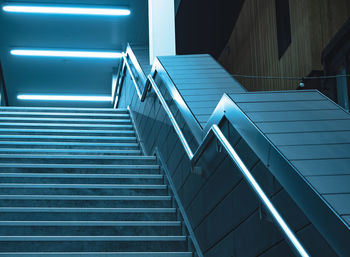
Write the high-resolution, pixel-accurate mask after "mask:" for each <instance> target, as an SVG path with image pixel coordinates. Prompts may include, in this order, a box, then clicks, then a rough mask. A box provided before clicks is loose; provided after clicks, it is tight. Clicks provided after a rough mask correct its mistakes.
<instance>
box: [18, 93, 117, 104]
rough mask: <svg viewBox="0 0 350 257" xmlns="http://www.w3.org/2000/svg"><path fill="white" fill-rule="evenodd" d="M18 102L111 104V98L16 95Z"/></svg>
mask: <svg viewBox="0 0 350 257" xmlns="http://www.w3.org/2000/svg"><path fill="white" fill-rule="evenodd" d="M17 99H19V100H43V101H92V102H111V101H112V97H111V96H83V95H25V94H23V95H18V96H17Z"/></svg>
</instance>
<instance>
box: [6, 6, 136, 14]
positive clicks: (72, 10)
mask: <svg viewBox="0 0 350 257" xmlns="http://www.w3.org/2000/svg"><path fill="white" fill-rule="evenodd" d="M2 9H3V10H4V11H5V12H17V13H46V14H75V15H105V16H126V15H130V14H131V11H130V10H129V9H123V8H96V7H94V8H92V7H59V6H29V5H10V4H6V5H4V6H3V7H2Z"/></svg>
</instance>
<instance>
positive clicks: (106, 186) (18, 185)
mask: <svg viewBox="0 0 350 257" xmlns="http://www.w3.org/2000/svg"><path fill="white" fill-rule="evenodd" d="M0 188H95V189H167V186H166V185H142V184H32V183H31V184H29V183H23V184H21V183H0Z"/></svg>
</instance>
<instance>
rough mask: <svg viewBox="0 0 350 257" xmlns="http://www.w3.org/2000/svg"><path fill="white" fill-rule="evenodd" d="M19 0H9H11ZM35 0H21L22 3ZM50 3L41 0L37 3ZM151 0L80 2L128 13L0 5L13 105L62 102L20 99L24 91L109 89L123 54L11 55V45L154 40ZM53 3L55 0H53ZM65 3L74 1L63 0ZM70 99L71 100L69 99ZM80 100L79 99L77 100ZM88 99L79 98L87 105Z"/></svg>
mask: <svg viewBox="0 0 350 257" xmlns="http://www.w3.org/2000/svg"><path fill="white" fill-rule="evenodd" d="M0 2H1V3H4V1H3V0H1V1H0ZM10 2H17V3H18V1H13V0H7V1H6V3H10ZM25 2H28V3H33V2H34V1H33V0H31V1H30V0H21V1H20V3H25ZM40 2H43V3H47V2H48V1H47V0H46V1H45V0H35V3H40ZM147 2H148V1H147V0H99V1H96V0H79V1H74V4H75V5H79V4H81V5H101V6H121V7H124V6H127V7H129V8H130V9H131V12H132V14H131V15H130V16H125V17H106V16H104V17H103V16H95V17H94V16H76V15H43V14H39V15H38V14H18V13H4V12H3V11H2V10H1V11H0V58H1V62H2V66H3V70H4V76H5V82H6V88H7V93H8V98H9V104H10V105H16V106H17V105H21V106H23V105H39V104H40V105H53V104H54V105H57V103H52V102H51V103H47V102H37V103H34V102H33V103H30V102H28V101H23V100H22V101H21V100H17V99H16V96H17V94H19V93H41V94H44V93H47V94H72V95H99V94H102V95H108V94H110V93H111V81H112V69H113V67H116V66H118V64H119V60H113V59H111V60H106V59H100V60H98V59H79V58H77V59H71V58H45V57H21V56H11V55H10V49H12V48H14V47H23V48H39V49H40V48H49V49H51V48H52V49H77V50H79V49H84V50H85V49H86V50H113V51H123V50H124V48H125V45H126V43H128V42H131V43H133V44H140V45H145V44H148V9H147ZM50 3H52V2H50ZM56 3H59V4H65V3H66V4H69V3H72V1H69V0H68V1H67V0H60V1H56ZM64 104H65V105H66V103H64ZM74 104H75V105H76V104H77V103H74ZM81 105H82V103H79V106H81Z"/></svg>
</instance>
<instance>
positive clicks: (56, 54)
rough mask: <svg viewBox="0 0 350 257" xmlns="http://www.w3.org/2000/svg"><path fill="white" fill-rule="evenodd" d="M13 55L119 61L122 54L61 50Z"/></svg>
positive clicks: (24, 51) (17, 52) (16, 53)
mask: <svg viewBox="0 0 350 257" xmlns="http://www.w3.org/2000/svg"><path fill="white" fill-rule="evenodd" d="M10 53H11V54H12V55H20V56H47V57H77V58H107V59H118V58H121V57H122V56H123V53H121V52H90V51H59V50H33V49H26V50H25V49H23V50H11V52H10Z"/></svg>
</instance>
